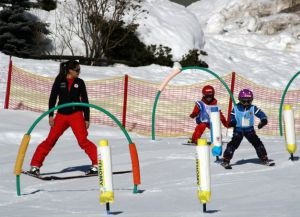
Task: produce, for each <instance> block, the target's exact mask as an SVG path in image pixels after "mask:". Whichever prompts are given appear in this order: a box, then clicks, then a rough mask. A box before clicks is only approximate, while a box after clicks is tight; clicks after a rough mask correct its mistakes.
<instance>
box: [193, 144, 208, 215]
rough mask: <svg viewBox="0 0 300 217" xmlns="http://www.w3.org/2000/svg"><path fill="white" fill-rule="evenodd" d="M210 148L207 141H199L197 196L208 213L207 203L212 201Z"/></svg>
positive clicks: (197, 153) (197, 149)
mask: <svg viewBox="0 0 300 217" xmlns="http://www.w3.org/2000/svg"><path fill="white" fill-rule="evenodd" d="M209 152H210V148H209V146H208V144H207V140H206V139H198V141H197V146H196V174H197V186H198V190H197V195H198V199H199V201H200V202H201V203H202V204H203V212H206V203H208V202H209V201H210V197H211V192H210V156H209Z"/></svg>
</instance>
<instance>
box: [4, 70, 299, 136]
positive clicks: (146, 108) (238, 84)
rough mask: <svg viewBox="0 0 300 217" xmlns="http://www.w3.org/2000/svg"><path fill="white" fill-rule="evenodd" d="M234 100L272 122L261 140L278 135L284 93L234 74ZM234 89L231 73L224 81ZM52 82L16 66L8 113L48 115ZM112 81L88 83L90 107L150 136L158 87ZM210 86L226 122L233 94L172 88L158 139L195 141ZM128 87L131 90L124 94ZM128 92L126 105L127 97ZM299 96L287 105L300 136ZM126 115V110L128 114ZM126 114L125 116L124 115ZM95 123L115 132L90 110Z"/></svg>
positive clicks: (163, 103)
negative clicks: (246, 96) (199, 107)
mask: <svg viewBox="0 0 300 217" xmlns="http://www.w3.org/2000/svg"><path fill="white" fill-rule="evenodd" d="M235 75H236V76H235V83H234V92H233V94H234V97H235V99H236V100H237V95H238V92H239V91H240V90H241V89H243V88H250V89H251V90H253V92H254V101H253V103H254V104H255V105H257V106H258V107H260V108H261V109H262V110H263V111H264V112H265V113H266V114H267V116H268V119H269V124H268V125H267V126H266V127H265V128H263V129H262V130H259V133H260V134H265V135H279V125H278V117H279V105H280V100H281V96H282V92H283V90H277V89H272V88H268V87H266V86H262V85H258V84H255V83H253V82H251V81H249V80H248V79H246V78H244V77H242V76H240V75H238V74H235ZM221 78H222V79H223V80H224V81H225V82H226V83H227V85H228V87H229V88H230V86H231V80H232V73H230V74H227V75H225V76H222V77H221ZM53 81H54V78H49V77H43V76H39V75H36V74H32V73H30V72H27V71H25V70H22V69H20V68H17V67H16V66H13V67H12V80H11V91H10V96H9V108H10V109H24V110H30V111H35V112H45V111H47V110H48V98H49V94H50V91H51V87H52V84H53ZM126 82H127V81H126V76H122V77H115V78H111V79H103V80H94V81H86V86H87V91H88V95H89V101H90V103H91V104H95V105H97V106H100V107H102V108H103V109H105V110H107V111H109V112H110V113H111V114H113V115H114V116H115V117H116V118H117V119H118V120H119V121H120V122H121V123H122V124H123V125H124V126H125V128H126V129H127V130H128V131H132V132H136V133H139V134H142V135H148V136H150V135H151V127H152V110H153V104H154V100H155V96H156V94H157V92H158V87H159V85H160V84H159V83H151V82H147V81H142V80H138V79H135V78H132V77H130V76H128V83H127V84H128V86H126ZM206 84H210V85H212V86H214V87H215V90H216V95H215V97H216V99H217V100H218V104H219V105H220V106H221V109H222V111H223V113H224V115H225V117H227V114H228V108H229V99H230V97H229V94H228V92H227V90H226V89H225V87H224V86H223V85H222V83H221V82H220V81H219V80H217V79H212V80H209V81H205V82H201V83H196V84H193V85H168V86H167V88H166V89H165V90H164V91H163V92H162V93H161V95H160V98H159V101H158V104H157V109H156V118H155V123H156V125H155V134H156V135H157V136H161V137H170V136H191V134H192V132H193V130H194V127H195V122H194V120H192V119H191V118H190V117H189V114H190V113H191V112H192V110H193V107H194V103H195V101H196V100H200V99H201V95H202V94H201V89H202V87H203V86H204V85H206ZM126 87H127V90H126ZM126 91H127V101H126V100H125V99H126V97H125V95H124V92H125V93H126ZM299 97H300V91H298V90H297V91H289V92H288V93H287V95H286V99H285V104H291V105H292V106H293V109H294V114H295V123H296V127H295V128H296V133H297V134H299V133H300V124H299V123H300V122H299V118H300V109H299V106H300V105H299V103H298V102H299ZM124 109H125V110H124ZM125 111H126V112H125ZM91 121H92V122H93V123H97V124H101V125H108V126H116V124H115V123H114V121H112V120H111V119H110V118H109V117H108V116H106V115H105V114H104V113H101V112H99V111H96V110H94V109H91Z"/></svg>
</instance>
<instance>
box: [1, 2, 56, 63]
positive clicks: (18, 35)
mask: <svg viewBox="0 0 300 217" xmlns="http://www.w3.org/2000/svg"><path fill="white" fill-rule="evenodd" d="M54 5H55V7H56V2H55V1H53V0H52V1H41V0H40V1H37V2H35V3H33V2H30V1H29V0H1V2H0V7H2V10H1V11H0V51H2V52H3V53H5V54H8V55H13V56H18V57H25V58H26V57H33V56H39V55H43V54H46V53H47V52H49V51H50V50H51V41H50V40H49V39H47V37H46V35H48V34H50V31H49V30H48V29H47V24H45V23H43V22H41V21H40V20H39V18H38V17H36V16H35V15H33V14H31V13H29V12H28V10H29V9H30V8H42V9H46V10H49V9H53V8H55V7H54Z"/></svg>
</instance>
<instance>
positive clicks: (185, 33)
mask: <svg viewBox="0 0 300 217" xmlns="http://www.w3.org/2000/svg"><path fill="white" fill-rule="evenodd" d="M288 2H290V1H279V0H276V1H272V0H256V1H253V0H252V1H250V0H239V1H237V0H201V1H198V2H195V3H193V4H192V5H190V6H188V7H187V8H185V7H183V6H180V5H177V4H175V3H171V2H169V1H167V0H147V3H146V7H147V8H148V9H149V11H150V12H151V13H150V14H149V18H148V19H146V20H144V21H143V22H144V23H143V25H141V26H140V29H139V31H140V34H141V37H142V39H143V40H144V41H145V42H147V43H154V42H156V43H157V44H165V45H167V46H170V47H171V48H172V49H173V52H174V53H173V55H174V57H175V58H177V57H180V56H181V55H183V54H184V53H185V52H186V51H187V50H189V49H192V48H202V47H203V50H205V51H206V52H207V53H208V56H203V57H202V58H203V59H204V60H205V61H206V62H207V63H208V64H209V66H210V69H211V70H213V71H214V72H216V73H217V74H218V75H224V74H227V73H229V72H231V71H235V72H237V73H239V74H241V75H243V76H244V77H246V78H248V79H251V80H252V81H254V82H256V83H259V84H264V85H268V87H271V88H278V89H283V88H284V87H285V85H287V83H288V81H289V80H290V79H291V78H292V76H293V75H294V74H295V73H296V72H298V71H299V70H300V66H299V59H300V54H299V51H300V45H299V44H300V43H299V42H300V38H299V25H296V24H293V22H294V21H293V20H294V18H293V16H294V15H284V16H283V15H280V14H279V15H278V14H276V13H277V12H278V11H280V10H282V9H283V8H285V7H286V4H288ZM256 9H259V10H257V11H256ZM255 13H260V14H268V15H266V16H265V17H264V18H262V17H259V16H258V14H255ZM276 16H278V17H279V18H280V19H284V20H285V21H284V23H285V22H290V21H291V22H292V24H291V26H290V28H287V29H286V30H285V31H282V32H278V33H276V34H272V35H269V34H266V32H263V31H259V28H258V27H259V25H265V26H267V25H269V24H268V23H267V21H266V20H272V21H274V20H278V18H276ZM46 17H47V16H46ZM196 18H197V19H196ZM47 19H49V20H53V18H52V17H51V16H49V17H48V18H47ZM280 19H279V20H280ZM274 25H275V26H276V25H277V24H276V23H275V24H273V25H272V26H274ZM197 27H199V28H197ZM268 29H272V28H271V27H270V28H268ZM224 30H225V31H224ZM248 30H249V31H248ZM297 32H298V35H297ZM8 61H9V57H8V56H6V55H4V54H2V53H0V104H1V107H3V101H4V96H5V88H6V85H5V84H6V79H7V66H8ZM13 62H14V64H15V65H17V66H18V67H21V68H24V69H26V70H28V71H31V72H34V73H37V74H40V75H44V76H51V77H54V76H55V75H56V74H57V72H58V66H59V64H58V63H57V62H54V61H46V60H45V61H44V60H43V61H41V60H31V59H21V58H15V57H13ZM82 69H83V70H82V74H81V77H82V78H84V79H86V80H92V79H101V78H107V77H112V76H120V75H122V74H129V75H131V76H134V77H136V78H139V79H143V80H148V81H152V82H153V81H154V82H161V81H162V80H163V79H164V77H165V76H166V75H167V74H168V73H169V72H170V70H171V69H170V68H168V67H162V66H157V65H151V66H145V67H135V68H130V67H127V66H124V65H120V64H117V65H115V66H111V67H101V68H99V67H90V66H82ZM210 78H211V77H210V76H209V75H206V74H204V73H203V75H202V74H201V76H199V73H196V72H193V71H189V72H185V73H184V74H181V75H179V76H178V77H176V78H175V79H174V80H173V81H172V83H173V84H190V83H195V82H199V81H201V80H207V79H210ZM299 85H300V81H299V79H296V80H294V84H293V85H292V86H291V88H292V89H299ZM254 102H255V100H254ZM39 116H40V114H38V113H34V112H28V111H16V110H4V109H1V110H0V121H1V122H0V153H1V158H0V165H1V169H0V216H1V217H19V216H20V217H21V216H22V217H37V216H45V217H52V216H62V217H68V216H72V217H76V216H78V217H79V216H80V217H81V216H86V217H95V216H106V215H107V214H106V212H105V205H100V204H99V187H98V182H97V178H96V177H90V178H85V179H74V180H65V181H41V180H37V179H34V178H32V177H28V176H25V175H22V176H21V193H22V194H21V196H17V194H16V181H15V176H14V174H13V168H14V163H15V159H16V155H17V152H18V148H19V145H20V142H21V139H22V136H23V135H24V134H25V133H26V132H27V130H28V129H29V127H30V126H31V125H32V123H33V122H34V121H35V120H36V119H37V118H38V117H39ZM191 124H194V123H193V121H191ZM48 130H49V126H48V123H47V120H46V119H43V120H42V121H41V122H40V123H39V124H38V125H37V127H36V128H35V129H34V131H33V132H32V134H31V136H32V138H31V140H30V144H29V148H28V150H27V154H26V157H25V162H24V165H23V169H25V170H26V169H29V162H30V160H31V156H32V154H33V152H34V150H35V148H36V146H37V145H38V143H40V142H41V141H42V140H43V139H44V138H45V137H46V136H47V133H48ZM258 133H259V131H258ZM130 137H131V138H132V140H133V141H134V142H135V144H136V146H137V150H138V154H139V159H140V167H141V178H142V180H141V181H142V183H141V185H140V186H139V187H138V188H139V189H140V190H143V193H141V194H133V193H132V188H133V184H132V173H130V172H127V173H123V174H115V175H114V176H113V178H114V189H115V202H114V203H113V204H111V211H112V214H118V216H130V217H133V216H135V217H141V216H143V217H148V216H149V217H155V216H156V217H193V216H204V215H209V216H222V217H226V216H228V217H241V216H243V217H252V216H261V217H269V216H270V217H271V216H272V217H283V216H286V217H291V216H300V207H299V205H298V203H299V200H300V196H299V193H298V189H299V187H300V184H299V178H300V177H299V169H300V163H299V161H298V159H299V154H298V151H296V153H295V156H296V161H294V162H292V161H290V160H289V154H288V153H287V151H286V150H285V141H284V138H283V137H261V139H262V141H263V142H264V144H265V146H266V149H267V151H268V155H269V158H270V159H272V160H274V161H275V162H276V166H275V167H266V166H262V165H260V164H258V161H257V156H256V153H255V151H254V149H253V147H252V146H251V145H250V144H249V143H248V142H247V141H246V140H244V141H243V142H242V144H241V146H240V147H239V149H238V150H237V151H236V153H235V155H234V158H233V159H232V163H233V169H232V170H224V169H223V168H222V167H220V166H219V165H218V164H216V163H215V162H214V159H213V158H211V187H212V198H211V201H210V202H209V203H208V204H207V210H208V213H207V214H204V213H202V204H201V203H199V201H198V199H197V196H196V193H197V184H196V173H195V147H193V146H183V145H181V143H182V142H183V141H186V139H187V138H158V139H157V140H156V141H152V140H151V138H148V137H143V136H140V135H136V134H130ZM89 138H90V139H91V140H92V141H93V142H94V143H95V144H97V143H98V141H99V140H100V139H108V140H109V144H110V145H111V147H112V158H113V171H114V172H126V171H131V162H130V156H129V149H128V142H127V140H126V138H125V136H124V135H123V133H122V132H121V130H120V129H116V128H109V127H106V126H97V125H92V126H91V127H90V129H89ZM297 141H299V140H298V139H297ZM224 148H225V147H224ZM89 164H90V162H89V160H88V158H87V156H86V155H85V154H84V153H83V152H82V150H81V149H80V148H79V146H78V145H77V142H76V140H75V138H74V136H73V134H72V132H71V131H70V130H68V131H67V132H66V133H65V134H64V135H63V136H62V137H61V138H60V139H59V141H58V142H57V144H56V146H55V148H54V149H53V150H52V151H51V153H50V154H49V156H48V157H47V159H46V161H45V163H44V166H43V167H42V169H41V170H42V171H41V172H42V173H58V174H56V175H66V174H69V173H70V174H78V173H81V172H82V171H83V170H84V169H87V168H88V166H89ZM66 171H70V172H66Z"/></svg>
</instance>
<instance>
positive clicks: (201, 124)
mask: <svg viewBox="0 0 300 217" xmlns="http://www.w3.org/2000/svg"><path fill="white" fill-rule="evenodd" d="M202 95H203V96H202V99H201V100H199V101H197V102H196V103H195V106H194V109H193V112H192V113H191V114H190V117H191V118H196V123H197V126H196V128H195V130H194V133H193V136H192V138H191V139H189V141H188V143H195V144H196V143H197V140H198V139H199V138H201V136H202V134H203V132H204V130H205V129H206V128H209V124H210V118H209V113H210V107H211V106H216V105H217V102H218V101H217V100H216V99H215V89H214V88H213V87H212V86H210V85H206V86H204V87H203V88H202ZM220 119H221V122H222V124H223V125H224V127H227V121H226V118H225V117H224V115H223V113H222V112H221V111H220Z"/></svg>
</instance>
